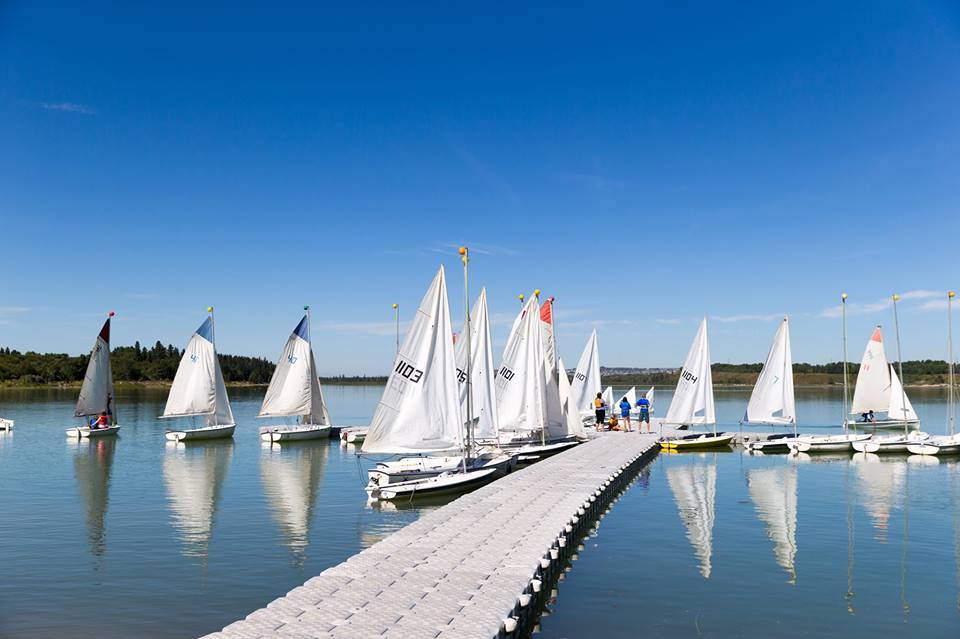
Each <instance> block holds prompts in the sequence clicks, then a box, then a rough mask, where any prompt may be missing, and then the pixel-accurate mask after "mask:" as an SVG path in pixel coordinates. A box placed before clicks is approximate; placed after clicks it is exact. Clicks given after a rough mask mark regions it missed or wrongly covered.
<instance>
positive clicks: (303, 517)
mask: <svg viewBox="0 0 960 639" xmlns="http://www.w3.org/2000/svg"><path fill="white" fill-rule="evenodd" d="M329 450H330V446H329V443H328V442H326V441H324V442H313V443H311V442H303V443H302V444H300V445H299V446H290V447H284V448H280V447H278V446H270V445H265V446H263V451H262V453H261V455H260V478H261V479H262V480H263V486H264V490H265V491H266V494H267V503H268V504H269V507H270V513H271V515H272V516H273V519H274V521H275V522H277V525H278V526H279V527H280V534H281V535H282V537H283V544H284V545H285V546H286V547H287V548H288V549H289V550H290V552H291V553H293V556H294V559H295V560H296V563H297V564H298V565H299V564H302V563H303V560H304V553H305V552H306V549H307V546H308V545H309V543H310V524H311V522H312V521H313V508H314V504H315V503H316V500H317V492H318V489H319V486H320V478H321V477H322V476H323V473H324V469H325V468H326V465H327V454H328V453H329Z"/></svg>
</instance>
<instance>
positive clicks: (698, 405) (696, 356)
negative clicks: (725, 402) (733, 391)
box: [664, 318, 717, 424]
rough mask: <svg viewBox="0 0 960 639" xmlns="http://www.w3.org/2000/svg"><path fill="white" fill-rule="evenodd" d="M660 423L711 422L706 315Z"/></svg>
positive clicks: (713, 417)
mask: <svg viewBox="0 0 960 639" xmlns="http://www.w3.org/2000/svg"><path fill="white" fill-rule="evenodd" d="M664 422H666V423H668V424H715V423H717V417H716V412H715V409H714V404H713V378H712V376H711V374H710V346H709V344H708V342H707V318H703V321H701V322H700V329H699V330H698V331H697V336H696V337H695V338H694V340H693V344H691V345H690V352H688V353H687V359H686V361H684V363H683V369H682V370H681V371H680V380H679V381H678V382H677V390H676V391H674V394H673V401H671V402H670V409H669V410H667V416H666V417H665V418H664Z"/></svg>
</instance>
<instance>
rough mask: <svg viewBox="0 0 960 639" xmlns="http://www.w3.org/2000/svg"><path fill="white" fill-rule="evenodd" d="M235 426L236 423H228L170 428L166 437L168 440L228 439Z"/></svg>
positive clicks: (231, 435)
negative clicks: (180, 428) (187, 428)
mask: <svg viewBox="0 0 960 639" xmlns="http://www.w3.org/2000/svg"><path fill="white" fill-rule="evenodd" d="M236 427H237V426H236V424H230V425H229V426H205V427H204V428H193V429H190V430H171V431H167V434H166V437H167V440H168V441H172V442H188V441H200V440H205V439H228V438H230V437H233V431H234V429H236Z"/></svg>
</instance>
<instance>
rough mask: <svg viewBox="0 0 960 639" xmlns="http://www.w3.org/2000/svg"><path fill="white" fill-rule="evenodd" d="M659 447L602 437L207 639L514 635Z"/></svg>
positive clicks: (635, 437) (454, 506)
mask: <svg viewBox="0 0 960 639" xmlns="http://www.w3.org/2000/svg"><path fill="white" fill-rule="evenodd" d="M656 440H657V435H656V434H650V435H648V434H642V435H641V434H637V433H635V432H634V433H616V432H614V433H605V434H604V435H602V436H599V437H596V438H595V439H592V440H591V441H589V442H587V443H585V444H583V445H581V446H577V447H576V448H573V449H571V450H569V451H567V452H564V453H561V454H559V455H555V456H554V457H550V458H548V459H546V460H544V461H541V462H539V463H537V464H534V465H533V466H530V467H529V468H525V469H523V470H520V471H517V472H514V473H511V474H510V475H507V476H506V477H504V478H502V479H499V480H497V481H495V482H493V483H492V484H488V485H487V486H484V487H483V488H480V489H479V490H476V491H474V492H472V493H470V494H467V495H464V496H462V497H460V498H459V499H456V500H455V501H453V502H451V503H450V504H447V505H445V506H443V507H442V508H439V509H437V510H434V511H431V512H429V513H427V514H425V515H423V517H421V518H420V519H419V520H417V521H416V522H414V523H412V524H410V525H408V526H406V527H405V528H402V529H401V530H398V531H397V532H395V533H393V534H392V535H390V536H389V537H387V538H386V539H384V540H383V541H381V542H379V543H377V544H375V545H374V546H371V547H370V548H368V549H366V550H364V551H363V552H360V553H359V554H357V555H354V556H353V557H351V558H350V559H348V560H347V561H345V562H343V563H342V564H339V565H337V566H334V567H332V568H329V569H327V570H325V571H323V572H322V573H321V574H320V575H318V576H317V577H314V578H313V579H311V580H309V581H308V582H306V583H305V584H304V585H302V586H300V587H299V588H295V589H293V590H291V591H290V592H289V593H288V594H287V595H286V596H284V597H281V598H279V599H277V600H275V601H273V602H272V603H270V604H268V605H267V607H266V608H262V609H260V610H257V611H256V612H253V613H252V614H250V615H248V616H247V617H246V619H243V620H241V621H237V622H235V623H232V624H230V625H229V626H227V627H226V628H224V629H223V630H222V631H221V632H216V633H213V634H210V635H207V639H259V638H267V637H270V638H281V637H282V638H299V639H306V638H308V637H352V638H364V639H366V638H368V637H387V638H404V639H406V638H417V639H419V638H421V637H432V638H440V639H467V638H476V639H490V638H491V637H511V636H518V635H519V633H520V632H521V631H522V630H523V629H524V628H525V627H527V626H529V625H530V624H532V623H533V622H534V621H535V620H536V615H537V610H538V603H539V602H541V601H542V600H543V597H545V596H546V593H548V592H549V589H550V585H551V583H552V581H553V580H554V579H556V577H557V576H558V574H559V571H560V570H561V569H562V567H561V564H562V562H563V561H564V559H565V558H566V557H569V555H570V554H571V553H572V552H574V551H575V546H576V541H577V539H578V538H579V536H580V535H582V534H584V533H585V532H586V531H587V530H588V528H590V527H591V526H592V524H593V522H594V521H595V520H597V519H598V518H599V517H600V516H602V513H603V511H604V509H605V508H606V507H607V504H609V502H610V500H611V499H612V498H613V497H614V496H615V495H616V494H617V493H619V491H621V490H622V489H623V488H624V487H625V486H626V485H627V484H628V483H629V481H630V480H631V479H632V478H633V477H634V476H635V474H636V471H637V470H638V469H639V468H640V467H641V466H642V465H643V464H645V463H646V462H647V460H648V458H649V457H650V456H652V455H653V454H654V453H655V451H656V450H657V449H658V446H657V444H656Z"/></svg>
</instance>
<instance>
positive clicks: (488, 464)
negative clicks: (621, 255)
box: [367, 455, 517, 486]
mask: <svg viewBox="0 0 960 639" xmlns="http://www.w3.org/2000/svg"><path fill="white" fill-rule="evenodd" d="M516 465H517V458H516V457H515V456H514V455H484V456H481V457H479V458H475V459H471V460H469V461H468V462H467V470H468V471H472V470H484V469H488V468H492V469H494V470H496V476H497V477H498V478H499V477H503V476H504V475H506V474H507V473H509V472H510V471H512V470H513V469H514V468H515V467H516ZM462 467H463V457H462V456H460V455H450V456H444V457H407V458H404V459H398V460H396V461H392V462H381V463H379V464H377V465H376V466H375V467H374V468H371V469H370V470H368V471H367V478H368V479H369V480H370V482H371V483H374V484H377V485H379V486H387V485H391V484H396V483H401V482H405V481H414V480H417V479H427V478H429V477H436V476H438V475H440V474H443V473H454V472H457V471H458V470H459V469H460V468H462Z"/></svg>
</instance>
